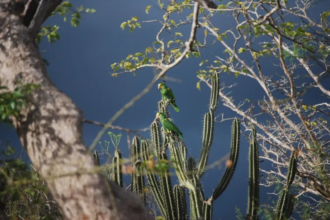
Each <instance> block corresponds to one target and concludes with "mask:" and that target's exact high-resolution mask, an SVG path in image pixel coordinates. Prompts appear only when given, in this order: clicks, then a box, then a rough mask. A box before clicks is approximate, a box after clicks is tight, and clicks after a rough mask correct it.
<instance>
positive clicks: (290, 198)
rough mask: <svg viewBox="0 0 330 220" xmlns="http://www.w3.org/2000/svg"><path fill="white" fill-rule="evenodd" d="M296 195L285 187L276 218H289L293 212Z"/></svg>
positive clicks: (278, 219)
mask: <svg viewBox="0 0 330 220" xmlns="http://www.w3.org/2000/svg"><path fill="white" fill-rule="evenodd" d="M293 206H294V195H293V194H291V193H289V192H288V190H287V189H283V190H282V192H281V195H280V197H279V199H278V202H277V207H276V218H275V219H276V220H286V219H289V218H290V216H291V215H292V212H293Z"/></svg>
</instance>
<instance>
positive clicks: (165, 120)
mask: <svg viewBox="0 0 330 220" xmlns="http://www.w3.org/2000/svg"><path fill="white" fill-rule="evenodd" d="M156 118H159V119H160V122H161V123H162V125H163V127H164V128H165V129H166V130H167V132H169V133H172V132H173V133H175V134H177V135H179V137H180V138H182V140H184V137H183V136H182V135H183V134H182V132H181V131H180V130H179V128H178V127H177V126H176V125H175V124H174V123H173V122H172V121H171V120H170V119H169V118H167V117H166V115H165V114H164V113H162V112H158V113H157V114H156Z"/></svg>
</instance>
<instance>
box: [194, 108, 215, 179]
mask: <svg viewBox="0 0 330 220" xmlns="http://www.w3.org/2000/svg"><path fill="white" fill-rule="evenodd" d="M213 130H214V116H213V111H210V112H208V113H206V114H205V115H204V129H203V141H202V142H203V147H202V152H201V155H200V158H199V161H198V165H197V167H198V169H197V175H198V176H199V177H202V175H203V174H204V171H205V167H206V164H207V161H208V158H209V154H210V148H211V145H212V141H213Z"/></svg>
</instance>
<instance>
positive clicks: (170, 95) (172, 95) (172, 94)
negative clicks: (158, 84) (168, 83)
mask: <svg viewBox="0 0 330 220" xmlns="http://www.w3.org/2000/svg"><path fill="white" fill-rule="evenodd" d="M168 94H169V98H170V99H173V100H175V97H174V93H173V91H172V89H170V88H168Z"/></svg>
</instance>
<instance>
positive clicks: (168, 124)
mask: <svg viewBox="0 0 330 220" xmlns="http://www.w3.org/2000/svg"><path fill="white" fill-rule="evenodd" d="M163 126H164V127H165V128H166V129H167V130H170V131H174V132H176V133H179V134H181V133H182V132H181V131H180V130H179V128H178V127H177V126H176V125H175V124H174V123H173V122H171V121H170V120H168V119H164V120H163Z"/></svg>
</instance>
